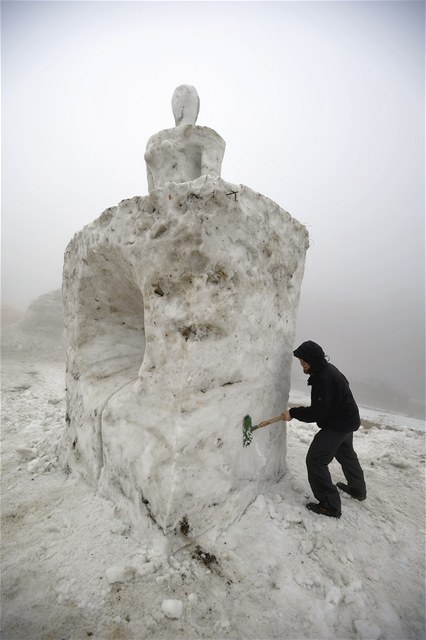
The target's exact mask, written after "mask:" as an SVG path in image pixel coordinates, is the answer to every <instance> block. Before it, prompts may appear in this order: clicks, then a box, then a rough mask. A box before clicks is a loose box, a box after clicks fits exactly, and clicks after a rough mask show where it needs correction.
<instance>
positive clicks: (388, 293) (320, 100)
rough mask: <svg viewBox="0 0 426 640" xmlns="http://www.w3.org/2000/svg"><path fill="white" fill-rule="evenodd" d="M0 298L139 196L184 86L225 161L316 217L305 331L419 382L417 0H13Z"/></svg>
mask: <svg viewBox="0 0 426 640" xmlns="http://www.w3.org/2000/svg"><path fill="white" fill-rule="evenodd" d="M1 10H2V160H3V162H2V165H3V166H2V184H3V187H2V300H3V303H5V304H9V305H11V306H14V307H17V308H21V309H25V308H26V306H27V305H28V304H29V302H30V301H31V300H33V299H34V298H35V297H37V296H39V295H40V294H43V293H46V292H47V291H50V290H52V289H55V288H58V287H60V285H61V270H62V260H63V252H64V249H65V247H66V245H67V243H68V241H69V240H70V239H71V237H72V235H73V234H74V233H75V232H76V231H78V230H80V229H81V228H82V227H83V226H84V225H85V224H88V223H89V222H91V221H92V220H93V219H95V218H96V217H98V215H100V213H101V212H102V211H103V210H104V209H105V208H107V207H109V206H113V205H115V204H117V203H118V202H119V201H120V200H122V199H124V198H129V197H133V196H135V195H145V194H147V183H146V174H145V163H144V159H143V154H144V150H145V145H146V141H147V139H148V138H149V137H150V136H151V135H152V134H153V133H155V132H157V131H159V130H161V129H164V128H168V127H170V126H174V121H173V116H172V112H171V107H170V100H171V95H172V93H173V90H174V88H175V87H176V86H177V85H179V84H182V83H185V84H193V85H195V86H196V87H197V89H198V93H199V95H200V99H201V109H200V115H199V118H198V124H200V125H205V126H209V127H212V128H213V129H215V130H216V131H218V133H220V135H221V136H222V137H223V138H224V139H225V140H226V143H227V147H226V151H225V157H224V162H223V167H222V177H223V178H224V179H225V180H228V181H229V182H235V183H243V184H246V185H248V186H249V187H251V188H252V189H254V190H256V191H259V192H261V193H263V194H265V195H266V196H268V197H270V198H272V199H273V200H275V201H276V202H277V203H278V204H280V206H282V207H283V208H284V209H286V210H287V211H289V212H290V213H291V215H293V216H294V217H295V218H297V219H298V220H299V221H300V222H302V223H304V224H305V225H306V226H307V228H308V231H309V233H310V241H311V247H310V249H309V251H308V254H307V262H306V272H305V278H304V281H303V286H302V297H301V305H300V310H299V322H298V331H297V338H296V342H297V343H299V342H301V341H303V340H306V339H313V340H315V341H317V342H319V343H320V344H321V345H322V346H323V347H324V349H325V351H326V352H327V353H328V354H329V355H330V357H331V360H332V362H334V363H335V364H336V365H337V366H339V367H340V368H342V370H343V371H344V372H345V374H346V375H347V376H348V377H349V378H350V379H351V378H354V379H363V380H368V379H372V380H374V379H378V380H383V381H385V382H386V383H387V384H389V385H391V386H394V387H395V388H397V389H400V390H403V391H404V392H406V393H409V394H410V395H411V396H412V397H413V398H415V399H420V398H422V397H424V353H425V346H424V308H425V307H424V302H425V300H424V297H425V293H424V291H425V282H424V171H425V163H424V89H425V87H424V73H425V68H424V17H425V16H424V4H423V2H405V1H404V2H386V1H384V2H2V6H1Z"/></svg>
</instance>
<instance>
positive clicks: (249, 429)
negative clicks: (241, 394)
mask: <svg viewBox="0 0 426 640" xmlns="http://www.w3.org/2000/svg"><path fill="white" fill-rule="evenodd" d="M280 420H282V417H281V416H277V417H276V418H270V419H269V420H264V421H263V422H259V424H255V425H254V426H252V424H251V418H250V416H245V417H244V420H243V446H244V447H248V446H249V444H250V443H251V441H252V440H253V431H256V429H262V428H263V427H267V426H268V425H270V424H273V423H274V422H279V421H280Z"/></svg>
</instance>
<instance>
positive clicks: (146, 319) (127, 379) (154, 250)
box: [61, 86, 308, 546]
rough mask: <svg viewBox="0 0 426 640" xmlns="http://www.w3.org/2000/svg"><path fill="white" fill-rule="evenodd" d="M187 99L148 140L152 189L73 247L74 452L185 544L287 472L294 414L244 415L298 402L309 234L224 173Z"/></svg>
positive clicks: (70, 447) (90, 475)
mask: <svg viewBox="0 0 426 640" xmlns="http://www.w3.org/2000/svg"><path fill="white" fill-rule="evenodd" d="M173 110H174V113H175V117H176V124H177V126H176V127H175V128H174V129H167V130H166V131H162V132H160V133H158V134H156V135H155V136H153V137H152V138H151V139H150V140H149V142H148V146H147V151H146V159H147V165H148V176H149V185H150V186H149V190H150V195H149V196H145V197H135V198H132V199H130V200H123V201H122V202H121V203H120V204H119V205H118V206H117V207H112V208H110V209H107V210H106V211H105V212H104V213H103V214H102V215H101V216H100V217H99V218H98V219H97V220H95V221H94V222H93V223H92V224H90V225H88V226H87V227H85V228H84V229H83V230H82V231H80V232H79V233H77V234H76V235H75V237H74V238H73V240H72V241H71V242H70V244H69V246H68V248H67V250H66V254H65V265H64V281H63V291H64V300H65V318H66V328H67V335H68V340H69V347H68V353H67V425H66V429H65V431H64V437H63V442H62V449H61V457H62V461H63V464H64V465H65V466H67V467H70V468H72V469H74V470H78V471H80V472H81V473H82V474H83V475H84V476H85V477H86V478H87V479H88V480H89V481H90V482H91V483H93V485H95V486H97V487H98V488H100V489H101V490H102V492H103V494H104V495H106V496H108V497H109V498H111V499H112V500H113V501H114V502H115V504H116V505H117V507H118V509H119V510H120V511H121V514H122V517H123V518H124V519H125V520H127V522H129V523H131V524H132V525H133V526H134V528H135V529H136V531H139V532H140V534H141V535H146V530H145V529H144V526H145V525H144V523H145V522H150V523H151V524H150V526H152V527H154V526H158V527H160V528H161V530H162V531H163V532H164V534H166V536H167V538H168V541H169V542H170V544H171V545H172V546H173V545H179V544H182V540H183V539H191V538H193V537H195V536H198V535H200V534H201V533H203V532H205V531H207V530H208V529H210V530H211V531H217V532H219V531H221V530H223V529H224V528H225V527H226V526H228V525H229V524H230V523H231V522H232V521H234V520H235V519H237V518H238V517H239V516H240V515H241V514H242V512H243V511H244V510H245V509H246V507H247V506H248V504H250V502H251V501H252V500H253V499H254V498H255V497H256V495H257V494H258V492H259V490H260V489H261V486H262V482H263V481H266V480H274V479H279V478H280V477H281V476H282V474H283V473H284V472H285V465H286V431H285V426H284V423H279V424H276V425H274V426H271V427H269V428H268V429H263V430H260V431H258V432H256V435H255V438H254V440H253V443H252V444H251V445H250V447H243V441H242V420H243V417H244V416H245V415H246V414H250V415H251V417H252V419H253V421H260V420H262V419H265V418H268V417H271V416H273V415H277V414H278V413H280V411H282V410H283V409H285V407H286V404H287V399H288V392H289V383H290V367H291V359H292V347H293V342H294V333H295V318H296V311H297V306H298V301H299V293H300V285H301V281H302V276H303V269H304V261H305V253H306V249H307V246H308V234H307V231H306V229H305V227H303V226H302V225H301V224H300V223H299V222H297V221H296V220H294V219H293V218H292V217H291V216H290V215H289V214H288V213H287V212H285V211H284V210H283V209H281V208H280V207H279V206H278V205H277V204H275V203H274V202H272V200H270V199H268V198H266V197H265V196H263V195H261V194H259V193H256V192H254V191H252V190H251V189H249V188H248V187H246V186H243V185H234V184H229V183H227V182H225V181H224V180H222V178H221V177H220V165H221V161H222V156H223V150H224V142H223V140H222V139H221V138H220V137H219V136H218V134H216V133H215V132H214V131H212V130H211V129H207V128H206V127H198V126H196V125H195V118H196V116H197V113H198V96H197V94H196V91H195V89H194V88H193V87H187V86H183V87H179V88H178V90H176V92H175V96H174V100H173ZM147 515H148V516H149V519H148V518H147V517H146V516H147ZM154 523H155V525H154Z"/></svg>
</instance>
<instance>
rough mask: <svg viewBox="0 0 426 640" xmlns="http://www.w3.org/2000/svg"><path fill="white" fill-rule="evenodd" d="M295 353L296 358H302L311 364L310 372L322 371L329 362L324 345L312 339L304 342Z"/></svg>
mask: <svg viewBox="0 0 426 640" xmlns="http://www.w3.org/2000/svg"><path fill="white" fill-rule="evenodd" d="M293 355H294V357H295V358H300V359H301V360H304V361H305V362H307V363H308V364H309V366H310V367H311V371H310V373H316V372H317V371H320V370H321V369H322V368H323V367H324V366H325V365H326V364H327V360H326V359H325V353H324V351H323V349H322V347H320V346H319V344H317V343H316V342H312V340H307V341H306V342H302V344H301V345H300V347H297V349H296V350H295V351H293Z"/></svg>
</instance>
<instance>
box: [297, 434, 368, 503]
mask: <svg viewBox="0 0 426 640" xmlns="http://www.w3.org/2000/svg"><path fill="white" fill-rule="evenodd" d="M352 443H353V432H352V431H350V432H349V433H340V432H338V431H329V430H327V429H320V430H319V431H318V433H317V434H316V435H315V437H314V439H313V440H312V443H311V446H310V447H309V450H308V454H307V456H306V466H307V469H308V480H309V484H310V485H311V489H312V492H313V494H314V496H315V498H316V499H317V500H318V502H321V504H324V505H326V506H327V507H328V508H329V509H331V510H332V511H335V512H338V513H340V510H341V503H340V494H339V491H338V489H337V487H335V485H334V484H333V483H332V481H331V475H330V472H329V470H328V465H329V464H330V462H331V461H332V460H333V458H336V460H337V461H338V462H339V463H340V464H341V466H342V471H343V473H344V476H345V478H346V481H347V483H348V485H349V486H350V487H352V488H353V489H355V491H357V492H359V493H360V494H362V493H365V492H366V488H365V481H364V473H363V471H362V469H361V465H360V464H359V460H358V457H357V455H356V453H355V451H354V448H353V444H352Z"/></svg>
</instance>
